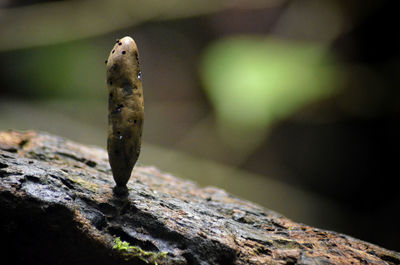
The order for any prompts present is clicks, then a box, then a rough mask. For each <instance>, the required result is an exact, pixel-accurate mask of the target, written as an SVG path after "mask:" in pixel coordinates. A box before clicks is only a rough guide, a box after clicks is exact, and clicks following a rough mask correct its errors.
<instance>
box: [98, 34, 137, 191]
mask: <svg viewBox="0 0 400 265" xmlns="http://www.w3.org/2000/svg"><path fill="white" fill-rule="evenodd" d="M106 64H107V67H106V68H107V88H108V139H107V151H108V158H109V162H110V166H111V170H112V174H113V177H114V180H115V183H116V186H115V188H114V192H115V193H116V194H117V195H126V194H128V189H127V187H126V184H127V182H128V180H129V178H130V176H131V172H132V169H133V167H134V166H135V163H136V161H137V159H138V157H139V154H140V146H141V138H142V130H143V121H144V102H143V89H142V81H141V72H140V68H139V53H138V49H137V46H136V43H135V41H134V40H133V39H132V38H131V37H124V38H122V39H119V40H117V41H116V43H115V45H114V47H113V48H112V50H111V52H110V55H109V56H108V59H107V60H106Z"/></svg>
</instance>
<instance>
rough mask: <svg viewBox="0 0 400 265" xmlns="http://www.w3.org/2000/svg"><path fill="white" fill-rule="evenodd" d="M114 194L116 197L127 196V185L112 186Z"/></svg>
mask: <svg viewBox="0 0 400 265" xmlns="http://www.w3.org/2000/svg"><path fill="white" fill-rule="evenodd" d="M113 192H114V195H116V196H118V197H127V196H128V195H129V190H128V187H126V185H125V186H118V185H116V186H115V187H114V188H113Z"/></svg>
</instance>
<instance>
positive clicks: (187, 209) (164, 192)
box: [0, 131, 400, 264]
mask: <svg viewBox="0 0 400 265" xmlns="http://www.w3.org/2000/svg"><path fill="white" fill-rule="evenodd" d="M132 174H133V176H132V178H131V181H130V182H129V183H128V188H129V196H127V197H116V196H115V195H114V194H113V192H112V188H113V186H114V182H113V178H112V175H111V170H110V167H109V164H108V158H107V153H106V151H105V150H103V149H100V148H96V147H89V146H85V145H82V144H78V143H75V142H72V141H69V140H67V139H64V138H61V137H58V136H53V135H49V134H46V133H37V132H16V131H8V132H0V214H1V218H0V233H1V243H2V247H1V260H2V261H5V260H7V263H4V264H400V254H399V253H397V252H394V251H390V250H386V249H384V248H381V247H378V246H376V245H373V244H370V243H367V242H363V241H360V240H357V239H354V238H352V237H349V236H346V235H343V234H339V233H335V232H330V231H325V230H321V229H317V228H313V227H310V226H307V225H304V224H299V223H295V222H293V221H291V220H289V219H287V218H285V217H284V216H282V215H280V214H277V213H275V212H273V211H271V210H268V209H265V208H263V207H261V206H258V205H256V204H253V203H251V202H247V201H244V200H241V199H239V198H236V197H234V196H232V195H230V194H228V193H226V192H225V191H223V190H221V189H217V188H212V187H206V188H199V187H198V186H196V185H195V184H194V183H192V182H190V181H185V180H182V179H179V178H177V177H174V176H172V175H170V174H167V173H164V172H161V171H159V170H158V169H156V168H155V167H140V166H137V167H135V169H134V170H133V173H132ZM371 229H373V228H371ZM117 237H118V238H120V239H121V240H122V241H126V242H128V243H129V245H130V246H129V247H126V244H125V245H123V246H121V245H118V243H116V242H117V241H116V238H117ZM124 246H125V247H124ZM2 264H3V262H2Z"/></svg>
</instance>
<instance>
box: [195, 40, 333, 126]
mask: <svg viewBox="0 0 400 265" xmlns="http://www.w3.org/2000/svg"><path fill="white" fill-rule="evenodd" d="M201 73H202V78H203V81H204V86H205V89H206V92H207V94H208V95H209V98H210V100H211V102H212V103H213V105H214V108H215V111H216V115H217V117H218V119H219V121H220V122H221V123H223V124H225V125H228V126H229V127H230V128H238V129H240V128H254V129H257V128H259V129H265V128H267V127H268V126H269V125H271V124H272V123H273V122H274V121H276V120H278V119H282V118H284V117H287V116H288V115H290V114H292V113H293V112H294V111H296V110H298V109H299V108H300V107H302V106H303V105H304V104H307V103H310V102H312V101H315V100H318V99H321V98H326V97H329V96H331V95H332V94H333V93H334V92H335V91H336V86H335V80H337V70H336V64H335V63H334V61H333V60H332V58H331V56H329V55H328V53H327V51H326V50H325V49H324V48H323V47H322V46H318V45H315V44H311V43H297V42H289V41H283V40H278V39H273V38H263V37H255V36H253V37H244V36H241V37H231V38H227V39H223V40H220V41H217V42H215V43H214V44H213V45H211V46H210V47H209V48H208V49H206V51H205V53H204V57H203V61H202V65H201Z"/></svg>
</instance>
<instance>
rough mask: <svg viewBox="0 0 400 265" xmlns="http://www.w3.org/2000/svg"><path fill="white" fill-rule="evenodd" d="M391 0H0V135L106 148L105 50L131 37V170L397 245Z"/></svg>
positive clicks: (395, 56)
mask: <svg viewBox="0 0 400 265" xmlns="http://www.w3.org/2000/svg"><path fill="white" fill-rule="evenodd" d="M392 2H394V1H362V0H358V1H340V0H330V1H320V0H304V1H300V0H297V1H284V0H281V1H280V0H274V1H257V0H252V1H244V0H243V1H234V2H232V1H195V0H193V1H178V0H175V1H171V2H170V1H156V0H153V1H90V0H86V1H53V2H51V1H40V0H36V1H29V0H24V1H22V0H21V1H10V0H9V1H4V0H3V1H0V8H1V9H0V129H1V130H6V129H21V130H26V129H35V130H42V131H48V132H51V133H55V134H59V135H62V136H65V137H68V138H71V139H73V140H75V141H79V142H82V143H87V144H94V145H99V146H102V147H105V139H106V125H107V120H106V119H107V112H106V111H107V105H106V104H107V98H106V96H107V94H106V84H105V66H104V60H105V59H106V58H107V56H108V53H109V50H110V49H111V48H112V46H113V44H114V41H115V39H116V38H120V37H123V36H126V35H130V36H132V37H133V38H134V39H135V40H136V42H137V44H138V47H139V51H140V59H141V65H142V73H143V87H144V94H145V97H144V98H145V111H146V119H145V128H144V145H143V148H142V154H141V157H140V161H139V162H140V164H142V165H155V166H157V167H159V168H160V169H162V170H165V171H169V172H172V173H174V174H176V175H178V176H181V177H183V178H190V179H193V180H194V181H196V182H198V183H199V184H200V185H215V186H218V187H221V188H224V189H226V190H228V191H229V192H232V193H234V194H236V195H238V196H241V197H244V198H246V199H249V200H251V201H254V202H257V203H259V204H261V205H263V206H265V207H268V208H271V209H273V210H275V211H277V212H280V213H282V214H284V215H286V216H288V217H289V218H292V219H293V220H295V221H298V222H303V223H307V224H310V225H313V226H317V227H320V228H325V229H330V230H335V231H338V232H343V233H346V234H349V235H352V236H355V237H357V238H360V239H363V240H366V241H370V242H372V243H376V244H378V245H381V246H384V247H386V248H389V249H394V250H400V240H399V239H398V237H399V236H400V228H399V225H398V223H399V221H398V218H397V216H398V212H399V210H400V207H399V203H400V197H399V194H398V193H397V192H398V190H399V186H398V185H397V182H396V179H397V178H398V176H399V173H398V163H397V160H398V158H399V140H398V139H399V138H398V135H399V129H398V128H399V125H398V121H399V115H398V114H399V107H400V105H399V99H400V97H399V94H400V93H399V83H400V64H399V62H400V60H399V48H398V47H399V42H398V37H396V36H397V35H398V28H397V24H398V23H396V22H397V17H398V14H397V9H396V8H395V7H394V4H393V3H392Z"/></svg>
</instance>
